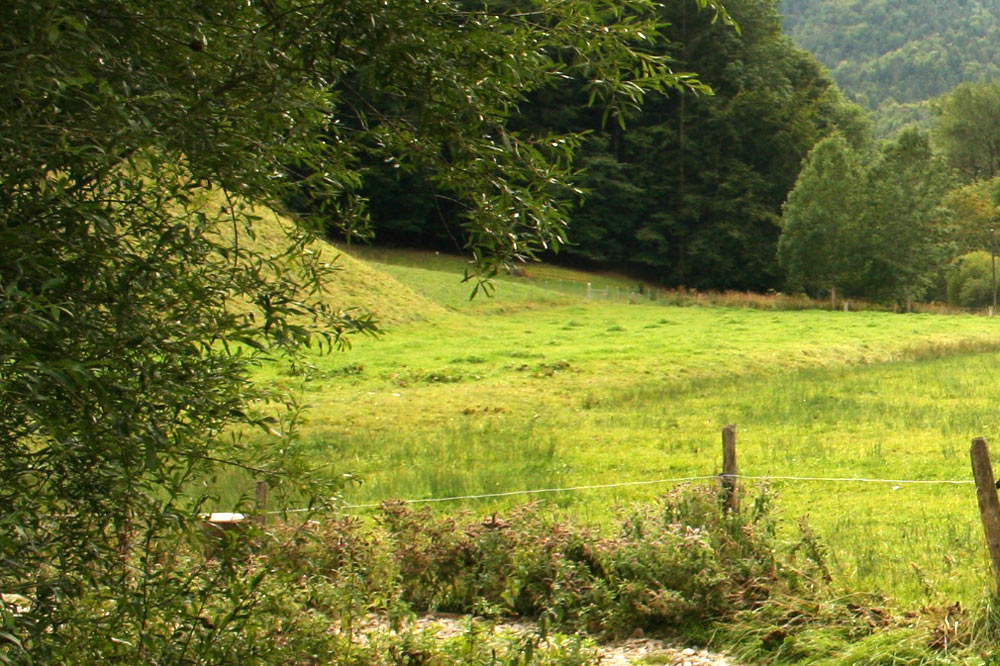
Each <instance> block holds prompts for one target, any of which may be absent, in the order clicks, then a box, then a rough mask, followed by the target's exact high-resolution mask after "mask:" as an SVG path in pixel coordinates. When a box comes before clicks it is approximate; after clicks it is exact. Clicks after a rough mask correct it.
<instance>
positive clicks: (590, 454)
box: [261, 252, 1000, 606]
mask: <svg viewBox="0 0 1000 666" xmlns="http://www.w3.org/2000/svg"><path fill="white" fill-rule="evenodd" d="M345 260H346V261H347V262H348V268H349V270H348V271H346V272H345V277H344V279H345V280H346V281H349V280H350V266H352V265H354V260H353V259H351V258H350V257H346V258H345ZM449 262H450V263H449ZM365 271H375V272H376V273H374V274H376V275H381V279H379V280H378V282H379V285H380V286H379V291H378V294H377V297H375V298H374V299H372V300H371V301H370V302H369V304H370V305H371V306H372V307H373V309H374V310H375V311H379V310H381V311H383V312H391V313H396V314H395V315H390V316H387V317H384V321H385V325H386V326H385V327H386V333H385V335H384V336H382V337H381V338H378V339H360V340H356V341H355V342H354V345H353V348H352V349H350V350H349V351H346V352H338V353H334V354H332V355H326V356H321V355H317V356H315V357H313V358H311V359H310V360H311V363H310V365H309V366H308V367H307V368H305V369H304V370H303V369H301V368H298V369H295V370H294V371H293V370H292V369H289V368H285V367H282V366H279V365H275V366H272V367H268V368H264V369H262V372H261V379H263V380H265V381H273V382H276V383H278V384H281V385H283V386H286V387H290V388H296V389H300V390H301V392H302V395H303V398H302V399H303V401H304V402H305V403H306V404H308V405H309V407H310V409H309V411H308V413H307V418H306V422H305V424H304V426H303V429H302V436H301V439H300V440H299V441H298V443H297V444H296V447H297V454H298V455H301V456H303V457H304V458H306V459H307V460H309V461H311V462H313V463H315V464H316V465H318V466H319V467H320V469H321V470H326V472H325V473H327V474H329V475H330V478H336V477H338V476H339V475H341V474H342V473H344V472H349V473H351V474H355V475H357V476H358V477H359V478H360V479H361V481H362V483H360V484H358V485H351V486H349V487H348V488H347V489H346V490H345V494H344V501H345V503H346V504H348V505H350V507H349V508H347V509H346V510H347V511H349V512H352V513H358V514H362V515H364V514H365V513H366V511H367V509H366V507H367V506H368V505H373V504H377V503H379V502H381V501H382V500H385V499H389V498H402V499H412V500H424V499H440V498H450V497H456V496H467V495H481V494H500V493H512V492H516V491H531V490H544V489H560V488H576V487H580V486H601V485H608V484H619V483H628V482H648V481H656V483H647V484H641V485H634V486H624V487H613V488H591V489H582V490H575V491H567V492H541V493H528V494H517V495H509V496H501V497H496V498H483V499H465V500H456V501H448V502H436V503H434V504H433V505H434V506H435V507H436V510H438V511H446V512H451V511H460V510H467V511H471V512H473V513H474V514H479V515H483V516H488V515H489V514H490V513H492V512H501V513H502V512H503V511H505V510H509V509H510V508H511V507H512V506H513V505H515V504H519V503H524V502H527V501H540V502H544V503H545V504H546V506H549V507H551V508H552V510H553V511H562V512H566V513H568V514H570V515H572V516H574V517H575V518H577V519H580V520H583V521H587V522H590V523H593V524H597V525H600V524H602V523H605V522H607V521H608V519H609V518H610V517H611V516H613V515H614V512H615V511H616V510H617V508H618V507H621V506H624V505H627V504H628V503H630V502H635V501H641V500H644V499H648V498H651V497H653V496H656V495H658V494H661V493H663V492H666V491H667V490H668V489H669V488H671V487H672V486H673V485H676V483H677V482H676V481H670V480H671V479H683V478H687V477H701V476H706V475H712V474H715V473H718V472H719V471H720V467H721V435H720V432H721V428H722V427H723V426H724V425H725V424H727V423H733V424H736V425H737V427H738V462H739V466H740V471H741V473H742V474H745V475H749V476H756V477H802V478H805V479H810V478H814V477H823V478H869V479H885V480H886V481H884V482H877V483H861V482H828V481H816V480H780V479H774V480H771V481H767V483H769V484H770V485H771V487H772V488H774V489H775V490H776V491H777V494H778V504H779V509H780V512H781V515H782V516H783V517H784V519H785V524H786V526H787V529H788V530H789V531H791V530H794V529H795V525H796V523H797V521H798V520H799V519H800V518H801V517H805V518H806V519H807V520H808V524H809V525H810V526H811V527H812V528H813V529H814V530H815V531H816V532H817V533H818V534H819V535H820V536H821V537H822V540H823V542H824V543H825V544H826V545H827V547H828V548H829V552H828V554H827V557H828V563H829V566H830V568H831V569H832V571H833V572H834V574H835V578H836V580H837V582H838V584H839V585H842V586H843V588H844V590H845V592H846V591H848V590H851V591H859V590H864V591H881V592H885V593H886V594H887V595H889V596H890V597H891V598H892V599H894V600H895V601H896V602H898V603H899V604H900V605H902V606H915V605H922V604H927V603H944V602H951V601H955V600H961V601H962V602H963V603H966V604H969V603H973V602H975V601H976V600H977V599H980V598H981V597H982V595H983V592H984V590H985V589H986V588H987V587H988V585H989V583H990V580H991V576H990V573H989V569H988V561H987V559H986V553H985V547H984V545H983V538H982V534H981V527H980V524H979V517H978V511H977V508H976V499H975V488H974V486H973V485H971V484H968V483H963V484H914V483H904V482H903V481H935V480H937V481H967V480H970V479H971V469H970V465H969V460H968V448H969V443H970V440H971V438H972V437H975V436H979V435H984V436H986V437H988V438H990V440H991V441H995V442H997V444H996V445H995V446H994V448H995V449H996V448H997V447H998V446H1000V419H998V416H1000V413H998V397H1000V390H998V388H1000V387H998V383H997V380H996V377H997V376H998V372H1000V319H994V318H988V317H983V316H975V315H969V314H960V315H959V314H952V315H943V314H893V313H889V312H875V311H865V312H842V311H824V310H816V309H814V310H801V311H781V310H768V309H751V308H739V307H677V306H666V305H662V304H661V303H658V302H657V303H650V302H648V300H641V299H640V300H639V302H637V303H636V304H629V303H627V302H606V301H587V300H585V299H584V298H582V297H581V296H580V294H579V293H577V294H575V295H574V294H573V293H572V292H571V291H570V290H569V289H553V288H549V287H546V286H545V285H544V281H542V282H541V284H539V282H540V281H539V280H538V279H537V278H536V277H535V275H537V274H538V273H539V272H541V269H540V268H539V269H538V270H534V269H532V270H531V274H532V277H531V278H530V279H525V278H519V279H514V278H506V277H505V278H504V279H501V280H498V281H497V283H496V294H495V296H494V297H493V298H492V299H490V300H486V299H481V298H477V299H476V300H475V301H472V302H469V300H468V295H469V292H470V286H469V285H468V284H462V283H461V282H460V278H461V266H460V265H456V264H455V260H453V259H448V258H437V259H436V260H429V259H428V257H427V256H426V255H415V254H412V253H402V252H400V253H386V252H383V253H382V254H381V255H379V256H377V257H369V262H368V263H367V265H366V267H365ZM366 274H369V273H366ZM551 279H553V280H562V281H565V282H574V281H575V282H577V283H583V284H585V282H586V281H587V280H588V276H585V275H582V274H570V273H568V272H567V273H566V274H564V275H560V276H558V277H553V278H551ZM589 279H591V280H593V281H594V287H595V288H599V285H598V281H599V280H600V278H597V279H595V278H594V277H593V276H590V277H589ZM609 284H612V285H613V284H614V283H613V282H609ZM622 284H624V285H625V287H628V285H627V284H626V283H624V282H619V285H622ZM397 285H405V286H397ZM398 294H403V296H404V299H403V300H404V301H405V303H408V304H409V307H410V308H411V309H412V310H413V312H414V313H416V314H413V315H412V316H411V315H406V314H405V312H403V311H404V310H405V307H404V304H401V303H400V302H398V301H399V299H398V298H397V296H398ZM333 296H334V297H335V296H336V294H333ZM394 298H395V299H396V302H391V303H387V302H386V303H384V302H382V300H383V299H387V300H388V301H393V299H394ZM420 312H429V313H433V314H432V316H427V317H423V316H419V313H420ZM397 315H398V316H397ZM897 480H898V481H900V482H896V481H897ZM660 481H662V482H660ZM702 482H705V481H702ZM764 482H765V481H748V482H747V483H748V484H750V485H752V484H755V483H764Z"/></svg>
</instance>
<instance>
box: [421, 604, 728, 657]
mask: <svg viewBox="0 0 1000 666" xmlns="http://www.w3.org/2000/svg"><path fill="white" fill-rule="evenodd" d="M468 621H469V616H467V615H455V614H451V613H433V614H429V615H424V616H421V617H419V618H417V619H416V621H415V625H416V627H417V628H419V629H421V630H429V631H433V632H434V633H435V635H436V636H438V637H439V638H452V637H454V636H459V635H461V634H463V633H465V632H466V631H468ZM481 624H482V627H483V628H484V629H485V628H487V627H489V626H491V624H490V623H488V622H486V621H482V622H481ZM492 627H493V631H494V633H496V632H505V631H512V632H516V633H530V632H537V631H538V625H536V624H535V623H534V622H530V621H527V620H520V621H514V620H504V621H497V622H494V623H492ZM597 650H598V663H599V664H600V665H601V666H630V665H631V664H667V665H669V666H738V664H737V663H736V662H735V661H733V660H732V659H730V658H729V657H727V656H725V655H721V654H717V653H713V652H709V651H707V650H695V649H693V648H680V647H677V646H676V645H672V644H670V643H668V642H666V641H661V640H657V639H654V638H630V639H628V640H624V641H617V642H614V643H601V644H598V646H597Z"/></svg>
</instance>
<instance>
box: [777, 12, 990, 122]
mask: <svg viewBox="0 0 1000 666" xmlns="http://www.w3.org/2000/svg"><path fill="white" fill-rule="evenodd" d="M780 11H781V13H782V14H783V15H784V17H785V22H784V27H785V31H786V32H787V33H788V34H789V35H790V36H791V37H792V39H794V40H795V42H796V43H797V44H798V45H799V46H801V47H802V48H804V49H806V50H808V51H810V52H811V53H814V54H815V55H816V57H817V58H819V60H820V62H822V63H823V64H824V65H826V66H827V67H828V68H829V69H830V71H831V73H832V74H833V77H834V79H836V81H837V83H838V84H839V85H840V87H841V88H842V89H843V90H844V92H845V94H847V96H848V97H850V98H851V99H852V100H854V101H856V102H858V103H859V104H861V105H862V106H864V107H866V108H868V109H871V110H873V111H874V112H875V113H874V120H875V129H876V134H878V135H879V136H888V135H890V134H892V133H893V132H894V131H896V130H898V129H900V128H901V127H902V126H903V125H904V124H906V123H908V122H911V121H919V122H922V123H927V121H928V120H929V117H930V114H929V110H928V108H927V105H926V104H925V101H926V100H928V99H931V98H934V97H937V96H939V95H942V94H944V93H946V92H948V91H949V90H951V89H952V88H954V87H955V86H956V85H958V84H959V83H962V82H965V81H979V80H992V79H995V78H997V77H998V76H1000V2H998V1H997V0H956V1H955V2H938V1H937V0H872V1H866V2H858V1H856V0H782V2H781V6H780Z"/></svg>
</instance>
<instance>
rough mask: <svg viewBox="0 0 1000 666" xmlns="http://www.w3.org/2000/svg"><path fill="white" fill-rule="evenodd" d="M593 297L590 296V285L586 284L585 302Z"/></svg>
mask: <svg viewBox="0 0 1000 666" xmlns="http://www.w3.org/2000/svg"><path fill="white" fill-rule="evenodd" d="M591 298H593V296H592V295H591V290H590V283H589V282H588V283H587V300H588V301H589V300H590V299H591Z"/></svg>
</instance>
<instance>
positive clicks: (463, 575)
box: [378, 487, 828, 637]
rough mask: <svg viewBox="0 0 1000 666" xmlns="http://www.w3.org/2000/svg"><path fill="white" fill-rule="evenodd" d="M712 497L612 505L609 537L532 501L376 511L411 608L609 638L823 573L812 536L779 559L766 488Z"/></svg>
mask: <svg viewBox="0 0 1000 666" xmlns="http://www.w3.org/2000/svg"><path fill="white" fill-rule="evenodd" d="M720 507H721V503H720V498H719V496H718V491H717V490H715V489H713V488H686V487H685V488H682V489H679V490H677V491H675V492H672V493H670V494H669V495H667V496H665V497H664V498H663V500H662V501H661V502H660V503H658V504H656V505H652V506H637V507H632V508H629V509H626V510H623V511H622V515H621V522H620V527H619V529H618V531H617V534H615V535H614V536H607V535H599V534H598V533H596V532H594V531H592V530H590V529H587V528H584V527H580V526H577V525H573V524H568V523H564V522H559V521H557V520H555V519H553V518H552V517H550V516H547V515H545V514H544V513H543V512H542V511H540V510H539V508H538V506H537V505H528V506H525V507H522V508H519V509H517V510H515V511H514V512H512V513H511V514H510V515H509V516H506V517H504V518H503V519H500V518H497V517H496V516H494V517H493V518H491V519H488V520H485V521H477V520H474V519H471V518H468V517H466V518H465V519H464V520H460V519H456V518H454V517H437V516H435V515H434V514H433V513H432V512H431V511H430V510H429V509H424V510H419V511H417V510H413V509H411V508H409V507H408V506H406V505H403V504H387V505H385V506H384V507H383V511H382V513H381V515H380V516H379V517H378V521H379V522H380V524H381V526H382V528H383V529H384V531H385V532H384V534H385V536H384V538H385V546H386V547H387V548H388V550H389V551H391V553H392V558H393V560H394V562H395V567H396V582H397V585H398V589H399V594H400V595H401V597H402V599H403V600H405V602H406V603H407V604H410V605H412V607H413V608H415V609H418V610H439V611H450V612H464V613H481V612H483V611H484V610H489V611H490V612H493V613H499V614H512V615H521V616H529V617H535V618H538V619H539V620H540V621H542V622H543V623H544V624H545V625H546V626H549V625H550V626H555V627H562V628H568V629H576V630H585V631H590V632H594V633H599V634H602V635H606V636H614V637H621V636H627V635H630V634H631V633H632V632H634V631H635V630H636V629H641V630H643V631H654V632H671V631H677V630H680V629H682V628H683V627H685V626H690V625H694V624H698V623H705V622H709V621H712V620H715V619H720V618H722V617H725V616H726V615H727V614H730V613H732V612H734V611H737V610H739V609H743V608H748V607H752V606H754V605H756V604H758V603H759V602H760V601H761V600H762V599H766V598H767V597H768V596H769V595H770V594H772V592H773V591H774V590H776V589H777V590H784V591H789V590H793V589H794V590H797V591H798V592H800V593H808V592H809V590H810V589H811V588H812V586H813V585H814V584H815V583H816V581H818V580H822V579H823V578H825V577H826V576H827V575H828V574H827V573H826V570H825V568H824V566H823V564H822V561H821V557H822V552H821V549H820V548H818V547H814V548H811V549H808V548H806V549H804V548H801V547H800V548H799V549H798V552H802V553H804V554H805V557H804V558H803V560H804V563H799V564H797V565H796V564H794V559H795V557H796V551H795V550H794V549H786V550H785V552H784V558H785V559H784V560H783V559H782V557H783V556H782V555H781V552H782V547H781V545H780V544H779V542H778V540H777V538H776V530H775V524H774V519H773V516H772V515H771V511H770V499H769V494H768V492H767V490H766V489H762V490H761V491H760V494H759V495H758V497H757V498H756V499H755V501H753V502H750V503H749V506H747V507H745V508H744V509H742V510H741V511H738V512H731V513H725V512H723V511H722V510H721V508H720ZM798 545H799V546H801V543H800V544H798Z"/></svg>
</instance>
